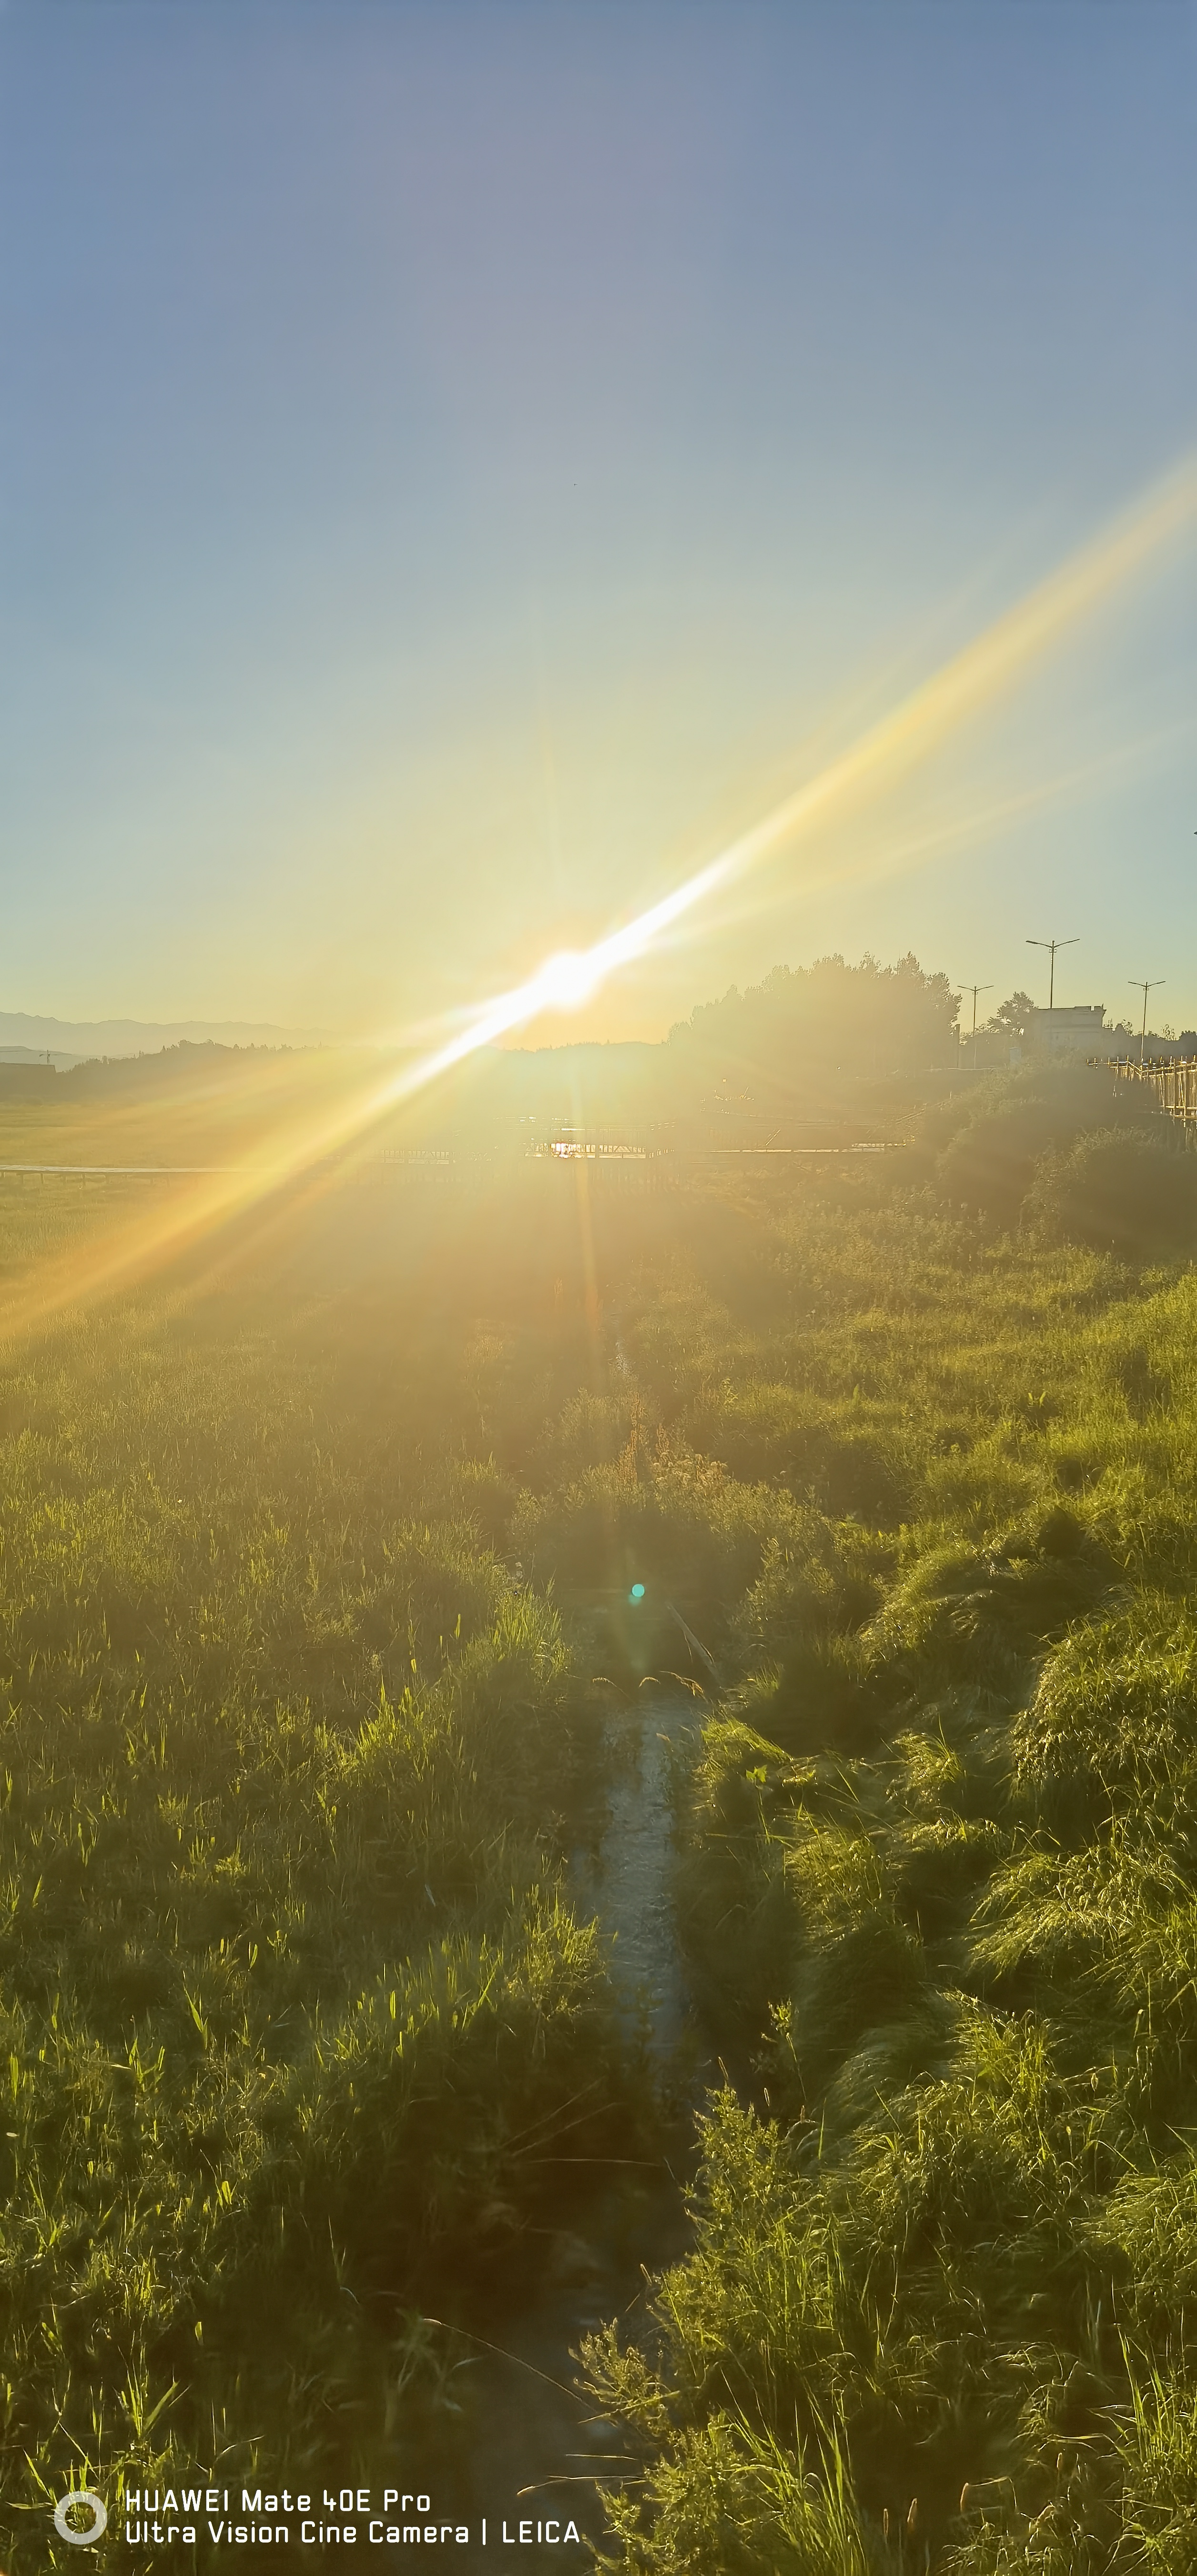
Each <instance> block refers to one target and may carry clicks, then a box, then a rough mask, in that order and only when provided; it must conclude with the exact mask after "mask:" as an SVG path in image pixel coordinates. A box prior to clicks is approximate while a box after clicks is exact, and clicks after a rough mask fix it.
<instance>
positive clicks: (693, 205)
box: [0, 0, 1197, 1036]
mask: <svg viewBox="0 0 1197 2576" xmlns="http://www.w3.org/2000/svg"><path fill="white" fill-rule="evenodd" d="M1195 105H1197V16H1195V12H1194V9H1193V8H1192V7H1191V6H1189V5H1185V0H1130V4H1129V5H1123V0H997V5H988V0H958V5H951V0H926V5H924V0H877V4H876V5H869V4H868V0H862V5H854V0H823V5H818V6H810V7H804V6H803V5H801V0H784V5H780V6H770V5H764V4H763V0H736V5H726V6H724V5H716V0H676V4H675V5H668V6H658V5H654V0H634V5H633V0H626V5H623V0H591V5H578V0H574V4H573V5H571V0H544V5H535V6H526V5H523V0H479V5H476V6H471V5H469V0H435V5H414V0H413V4H412V5H407V0H393V5H387V0H373V4H372V5H368V6H364V5H361V6H359V5H357V0H336V5H335V6H332V5H330V6H316V5H305V0H285V5H281V6H266V5H259V0H138V4H137V5H129V0H99V5H97V0H53V5H34V0H9V5H8V7H7V8H6V9H5V10H4V12H3V14H2V15H0V328H2V332H3V344H4V347H5V351H6V364H5V368H4V371H3V393H2V396H0V461H2V467H3V471H2V474H0V565H2V576H0V653H2V655H3V672H2V683H3V685H2V687H0V773H2V776H3V781H4V786H3V801H4V852H5V858H4V878H5V888H6V903H5V932H6V935H5V943H4V946H5V957H4V973H3V978H2V979H0V1005H2V1006H3V1007H4V1008H6V1009H9V1010H13V1009H25V1010H40V1011H54V1012H57V1013H59V1014H61V1015H63V1016H74V1017H84V1016H86V1017H89V1018H95V1017H101V1016H108V1015H113V1014H139V1015H143V1016H145V1017H147V1018H154V1019H167V1018H170V1019H179V1018H196V1017H201V1016H204V1015H210V1016H211V1017H212V1018H213V1019H220V1020H227V1019H229V1018H232V1017H237V1016H242V1017H245V1018H252V1019H264V1018H269V1019H272V1020H275V1021H283V1022H291V1023H303V1024H311V1023H313V1022H315V1023H319V1024H322V1025H325V1026H327V1027H329V1028H344V1029H347V1030H349V1029H354V1030H361V1031H366V1030H374V1029H382V1028H389V1027H396V1026H399V1025H402V1024H405V1023H406V1022H408V1021H409V1020H411V1019H413V1018H417V1019H419V1018H429V1019H431V1018H433V1017H434V1016H435V1015H436V1014H437V1013H438V1012H441V1011H443V1010H445V1009H446V1008H452V1007H454V1006H459V1005H462V1004H465V1003H468V1002H471V1001H473V1000H475V999H478V998H480V997H481V996H483V995H485V994H486V993H487V992H490V991H493V990H495V989H497V988H500V987H502V986H503V985H504V984H507V983H510V982H512V981H514V980H515V979H516V978H517V977H521V976H523V975H525V974H527V973H528V972H529V971H530V970H531V969H532V968H533V967H534V966H535V964H536V963H537V961H538V959H539V958H540V957H541V956H543V955H544V954H545V952H546V951H548V950H551V949H554V948H559V947H561V946H563V945H566V944H571V943H575V942H578V941H581V940H585V939H588V938H592V937H597V936H599V935H601V934H602V933H603V932H604V931H606V930H607V929H608V928H610V927H611V926H612V924H614V923H616V922H618V921H619V920H621V919H622V918H624V917H625V916H626V915H627V913H628V912H629V911H634V910H635V909H636V908H637V907H638V906H639V905H641V904H642V903H645V902H649V901H651V900H653V899H654V898H655V897H657V896H659V895H660V894H662V893H664V892H665V891H667V890H668V888H669V887H670V886H671V885H672V884H674V883H676V882H677V881H678V880H679V879H680V878H682V877H684V876H685V875H686V874H687V873H688V872H689V871H690V870H691V869H693V868H694V867H696V866H699V865H701V864H703V863H704V862H705V861H706V860H708V859H709V858H710V857H711V856H712V854H714V853H715V852H717V851H718V849H719V848H720V846H721V844H722V842H723V841H724V840H726V839H728V838H730V837H732V836H733V835H734V834H735V833H736V832H738V831H739V830H740V829H741V828H742V827H743V826H744V825H746V824H749V823H751V822H752V820H753V819H754V817H755V815H756V814H757V813H758V812H760V811H762V810H765V809H766V808H767V807H768V806H769V805H770V804H771V803H772V802H774V801H776V799H777V798H779V797H781V796H784V795H785V794H786V793H787V791H788V789H789V788H790V787H791V786H792V784H793V783H794V782H795V780H797V779H799V778H800V777H801V776H802V775H804V774H805V772H806V771H807V769H809V767H810V765H811V763H812V762H815V763H817V761H818V759H819V758H821V757H822V756H823V755H824V753H832V752H835V751H836V750H838V749H841V748H842V747H843V745H844V744H845V743H846V742H848V741H850V740H851V738H852V735H853V732H854V731H855V730H856V729H858V728H859V727H861V726H862V725H865V724H867V723H868V722H870V721H872V720H873V719H874V718H875V717H876V716H877V715H878V714H879V713H881V712H882V711H883V710H884V709H885V708H886V706H887V705H888V704H890V703H891V702H892V701H893V700H894V699H895V698H898V697H900V696H901V695H902V694H903V693H904V692H905V691H906V690H908V689H909V688H910V687H911V686H913V685H914V684H916V683H917V682H918V681H919V680H920V679H921V678H922V677H924V676H925V675H926V674H927V673H929V672H931V671H932V670H933V669H934V668H935V667H936V665H937V664H938V663H940V662H941V661H943V660H944V659H945V658H947V657H948V656H950V655H951V654H952V653H953V652H954V651H956V650H958V649H959V648H960V647H961V646H962V645H963V644H964V643H966V642H967V640H968V639H969V637H970V636H972V635H973V634H974V633H976V632H977V631H978V630H979V629H981V628H983V627H984V626H985V625H986V623H987V622H988V621H989V620H990V619H992V618H993V617H994V616H995V615H997V614H999V613H1000V612H1001V611H1002V610H1003V609H1005V608H1007V607H1008V606H1009V605H1010V604H1011V603H1012V602H1013V601H1015V600H1017V599H1018V598H1019V597H1020V596H1021V595H1022V594H1023V593H1024V592H1025V591H1026V590H1028V589H1029V588H1031V587H1032V586H1033V585H1034V584H1035V583H1036V582H1037V581H1039V580H1040V579H1042V578H1043V577H1044V576H1045V575H1047V574H1048V573H1050V572H1051V570H1052V569H1053V568H1054V567H1055V566H1056V565H1057V564H1058V563H1059V562H1060V561H1061V560H1062V559H1063V558H1065V557H1066V556H1067V555H1068V554H1069V552H1070V551H1071V550H1072V549H1073V548H1075V547H1076V546H1078V545H1080V544H1082V543H1084V542H1085V541H1086V540H1087V539H1089V538H1091V537H1092V536H1093V535H1094V534H1095V533H1097V532H1099V531H1100V530H1101V529H1102V528H1103V527H1104V526H1105V525H1106V523H1107V522H1108V521H1109V520H1110V519H1111V518H1112V517H1114V516H1115V515H1116V514H1118V513H1119V512H1120V511H1122V510H1124V509H1126V508H1127V507H1130V506H1133V504H1134V503H1135V501H1136V498H1137V496H1138V495H1140V494H1141V493H1142V492H1143V491H1144V489H1145V488H1147V487H1149V486H1151V485H1152V484H1153V483H1154V482H1155V481H1157V480H1158V478H1159V477H1160V476H1162V475H1166V474H1167V473H1169V472H1170V471H1172V470H1173V469H1175V467H1176V466H1177V464H1178V461H1179V460H1181V459H1183V458H1184V457H1185V456H1186V455H1189V456H1191V454H1192V451H1193V448H1194V445H1195V443H1197V333H1195V332H1194V328H1193V316H1194V313H1195V312H1197V256H1195V251H1197V206H1195V188H1197V181H1195V173H1197V152H1195V150H1194V144H1195V140H1197V135H1195V125H1197V118H1195V113H1194V111H1195ZM1195 608H1197V601H1195V596H1194V576H1193V553H1192V546H1191V542H1190V544H1189V545H1188V546H1187V547H1183V546H1182V545H1181V544H1180V543H1176V544H1174V545H1172V546H1170V547H1169V548H1167V549H1165V550H1164V551H1163V553H1161V554H1157V555H1156V556H1155V557H1153V559H1152V561H1151V562H1150V563H1149V564H1148V565H1147V566H1146V567H1145V569H1144V571H1143V572H1142V574H1141V576H1140V577H1139V578H1138V579H1137V580H1136V581H1134V582H1133V583H1131V584H1130V585H1128V586H1127V588H1126V589H1125V591H1124V592H1123V593H1120V594H1119V595H1118V596H1117V597H1115V598H1112V599H1111V600H1110V601H1108V602H1107V603H1106V604H1105V606H1104V607H1103V609H1102V610H1101V612H1100V613H1099V614H1097V615H1096V616H1094V617H1093V618H1092V619H1090V620H1086V621H1085V622H1084V623H1083V624H1082V626H1081V627H1080V628H1079V629H1077V630H1076V631H1075V632H1074V633H1072V634H1071V635H1070V636H1069V637H1068V638H1067V639H1066V641H1065V642H1064V644H1063V645H1062V646H1061V647H1060V648H1059V649H1058V650H1057V651H1056V652H1055V653H1054V654H1053V655H1052V656H1051V657H1050V658H1049V660H1048V661H1046V662H1044V663H1042V664H1040V665H1038V666H1037V667H1036V668H1035V670H1034V671H1033V672H1031V673H1030V674H1029V675H1028V677H1027V679H1026V681H1025V683H1024V684H1023V685H1022V686H1020V687H1019V688H1017V689H1015V690H1014V691H1012V692H1011V693H1010V694H1009V695H1008V697H1007V698H1006V699H1005V700H1004V701H1003V702H1002V704H1001V705H1000V706H998V707H996V708H994V709H993V710H991V711H990V712H989V714H988V715H987V716H986V718H985V720H984V722H983V723H981V724H979V725H976V724H974V725H973V726H971V727H967V728H965V729H964V731H963V733H962V735H961V738H960V740H959V742H957V743H954V744H952V745H950V746H948V747H947V749H946V750H945V751H944V752H942V753H941V754H940V755H939V756H938V757H937V759H936V760H935V761H934V762H933V763H931V764H930V765H929V766H928V767H927V769H926V771H925V772H924V773H920V774H919V776H918V777H916V778H914V779H911V780H907V781H906V782H905V783H904V784H903V786H902V789H901V791H900V794H898V795H897V796H896V797H895V798H894V799H892V800H891V801H890V802H889V803H888V804H887V803H885V802H884V801H882V802H881V803H880V804H878V805H877V807H876V808H875V809H874V810H872V811H870V813H869V814H868V815H867V816H866V817H864V818H863V820H862V821H861V822H860V823H859V824H858V825H857V826H854V831H853V835H852V836H850V839H849V840H847V841H843V842H841V843H839V844H836V846H835V847H829V848H828V850H827V851H826V852H825V853H824V854H823V856H822V858H820V860H819V862H818V864H814V863H813V861H811V860H810V857H809V854H807V853H804V852H803V851H802V850H797V851H795V852H793V853H791V854H788V855H787V854H784V853H783V855H782V856H781V857H780V858H779V859H778V860H776V861H775V862H774V863H772V864H771V866H770V867H769V869H768V870H767V871H766V872H765V873H763V874H762V875H761V876H760V878H759V879H758V880H757V881H755V882H754V884H753V886H752V888H751V889H750V890H745V891H744V892H743V893H742V894H741V895H740V896H738V897H737V898H736V899H735V900H734V901H725V902H724V904H723V905H722V908H719V907H717V906H716V907H712V908H711V909H710V910H709V911H707V912H705V913H702V914H698V915H696V916H695V917H694V918H693V919H692V921H691V923H690V924H689V927H688V930H687V934H686V938H685V940H684V942H683V943H680V944H678V945H676V946H674V947H671V948H669V949H667V950H661V951H658V952H654V953H653V954H652V955H651V956H650V957H648V958H646V959H644V960H643V961H641V963H640V964H639V965H638V966H637V967H635V968H634V969H633V970H631V971H630V972H629V974H628V975H627V976H626V977H625V978H624V979H623V980H622V981H621V982H620V983H619V985H618V986H617V987H615V986H612V987H609V988H608V989H607V991H606V992H605V994H604V995H603V997H602V999H601V1001H600V1002H599V1003H598V1004H596V1005H594V1006H592V1009H591V1011H590V1013H589V1014H588V1016H587V1019H586V1022H585V1027H586V1031H587V1033H589V1034H599V1035H601V1034H607V1033H609V1034H612V1035H616V1034H618V1035H623V1034H644V1035H653V1034H655V1033H656V1032H657V1031H658V1030H660V1029H662V1028H664V1027H665V1026H667V1025H668V1024H669V1022H670V1020H672V1019H673V1018H675V1017H676V1016H678V1014H679V1013H680V1012H681V1011H683V1010H685V1009H687V1008H689V1007H690V1005H691V1004H692V1003H693V1002H694V1001H696V1000H699V999H701V998H704V997H706V996H707V995H709V994H710V993H712V992H715V991H718V990H721V989H722V988H723V987H724V986H725V985H726V984H727V983H728V982H729V981H731V980H736V981H738V982H741V983H743V982H745V981H748V980H751V978H752V977H753V976H755V975H758V974H761V973H764V972H766V971H767V970H768V968H769V967H770V966H771V965H772V964H774V963H776V962H777V961H778V960H779V959H787V960H789V961H790V962H794V963H797V962H799V961H800V960H802V959H805V958H808V957H810V956H812V955H815V954H818V953H820V952H821V951H823V950H825V949H827V948H830V947H835V948H841V949H843V950H845V951H846V952H847V953H848V954H849V955H859V953H860V952H861V950H862V949H863V948H865V947H869V948H871V949H873V950H875V951H877V952H878V953H880V954H881V955H883V956H892V955H894V954H896V953H898V952H900V951H902V950H905V949H907V948H909V947H914V948H915V949H916V950H917V952H918V953H919V954H920V956H921V957H922V958H923V959H924V962H926V963H928V964H932V965H936V966H938V965H943V966H945V967H946V968H947V969H948V970H949V971H950V972H952V973H954V974H955V975H956V976H958V977H964V976H967V977H968V978H969V980H970V981H971V980H972V978H973V977H974V976H976V977H978V978H980V979H982V980H985V981H992V983H993V985H994V987H995V998H997V997H999V996H1000V995H1001V994H1003V993H1005V992H1008V991H1009V990H1010V989H1011V987H1012V986H1013V985H1014V984H1016V983H1017V984H1028V985H1029V987H1030V989H1032V990H1035V989H1036V986H1035V971H1036V954H1035V952H1033V951H1031V950H1028V949H1027V948H1026V947H1025V944H1024V943H1025V940H1026V938H1027V936H1028V935H1032V934H1040V935H1050V934H1051V933H1052V932H1053V931H1054V932H1057V933H1059V934H1060V935H1066V934H1068V933H1071V932H1074V931H1075V932H1080V933H1081V934H1082V937H1083V941H1084V945H1083V946H1082V947H1080V948H1078V949H1075V950H1072V951H1071V952H1069V958H1070V962H1069V964H1068V967H1067V975H1066V989H1065V991H1064V995H1063V998H1066V999H1068V998H1072V999H1090V998H1102V999H1104V1000H1105V1001H1106V1002H1107V1005H1108V1006H1110V1007H1111V1009H1115V1008H1118V1007H1120V1006H1121V1003H1122V998H1123V996H1122V993H1121V992H1120V989H1119V987H1120V985H1122V986H1125V982H1126V978H1127V977H1128V976H1129V975H1130V974H1131V973H1132V972H1137V973H1140V974H1144V975H1145V974H1164V975H1166V976H1167V977H1168V983H1167V986H1166V988H1165V990H1164V992H1162V993H1161V994H1160V995H1158V996H1156V997H1155V999H1156V1006H1157V1007H1156V1013H1155V1016H1156V1017H1157V1019H1158V1020H1163V1019H1165V1018H1170V1019H1171V1020H1172V1021H1173V1023H1174V1024H1175V1025H1177V1026H1179V1025H1181V1024H1182V1022H1183V1023H1184V1024H1186V1025H1194V1024H1197V946H1195V942H1194V931H1195V930H1197V919H1195V908H1194V902H1193V892H1192V889H1193V880H1194V868H1195V866H1197V839H1195V838H1194V827H1195V826H1197V792H1195V786H1197V782H1195V780H1194V761H1193V752H1194V741H1193V709H1194V705H1195V704H1197V617H1195ZM1126 999H1127V1000H1128V1002H1129V1001H1130V996H1129V994H1128V995H1127V996H1126ZM1132 1007H1133V1005H1132ZM571 1027H572V1024H571ZM538 1034H539V1035H541V1036H548V1035H551V1034H565V1030H564V1028H562V1029H561V1030H557V1029H556V1028H555V1026H553V1025H550V1026H546V1027H545V1028H543V1029H541V1030H540V1031H539V1032H538Z"/></svg>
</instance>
